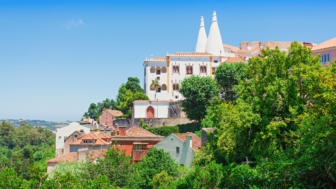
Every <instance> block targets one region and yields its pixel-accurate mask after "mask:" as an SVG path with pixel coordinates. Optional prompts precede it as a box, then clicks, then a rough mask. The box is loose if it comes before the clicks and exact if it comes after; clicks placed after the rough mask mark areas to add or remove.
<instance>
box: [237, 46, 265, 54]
mask: <svg viewBox="0 0 336 189" xmlns="http://www.w3.org/2000/svg"><path fill="white" fill-rule="evenodd" d="M256 51H260V48H259V47H255V48H253V49H251V50H247V49H239V50H238V53H252V52H256Z"/></svg>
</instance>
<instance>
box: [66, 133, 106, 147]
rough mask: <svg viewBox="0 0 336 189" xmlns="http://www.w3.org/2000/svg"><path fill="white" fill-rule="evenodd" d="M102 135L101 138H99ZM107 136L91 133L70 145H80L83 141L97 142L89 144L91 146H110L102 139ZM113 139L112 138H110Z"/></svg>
mask: <svg viewBox="0 0 336 189" xmlns="http://www.w3.org/2000/svg"><path fill="white" fill-rule="evenodd" d="M99 135H100V136H99ZM105 137H106V136H105V134H104V135H101V134H100V133H98V132H97V133H95V132H91V133H89V134H85V135H83V136H80V137H78V138H77V140H76V141H75V142H72V143H70V144H69V145H78V144H82V141H83V140H95V143H87V144H90V145H101V144H110V143H109V142H106V141H104V140H103V139H102V138H105ZM110 138H111V137H110Z"/></svg>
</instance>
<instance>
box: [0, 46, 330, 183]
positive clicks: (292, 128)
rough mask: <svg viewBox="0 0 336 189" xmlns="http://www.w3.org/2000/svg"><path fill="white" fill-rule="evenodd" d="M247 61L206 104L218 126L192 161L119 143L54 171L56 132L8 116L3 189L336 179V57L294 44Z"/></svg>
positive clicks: (0, 178) (1, 130)
mask: <svg viewBox="0 0 336 189" xmlns="http://www.w3.org/2000/svg"><path fill="white" fill-rule="evenodd" d="M231 66H232V67H234V66H233V64H231V65H228V66H225V67H224V66H223V69H228V70H232V69H233V68H232V67H231ZM244 67H245V68H244V69H243V71H244V73H241V74H239V75H244V77H240V78H236V81H235V84H234V85H231V86H230V89H229V90H228V91H230V90H232V94H234V95H233V97H234V98H231V97H232V96H231V97H230V98H229V100H228V99H226V98H221V97H223V96H217V95H215V96H217V97H215V96H211V97H210V98H209V102H207V103H205V104H204V111H205V113H204V115H205V117H204V119H203V121H202V123H201V126H202V127H214V128H216V130H215V131H214V132H213V133H212V134H209V135H208V136H209V141H208V143H207V144H206V146H204V147H202V149H201V150H198V151H197V152H196V154H195V159H194V162H193V166H192V167H191V168H189V169H187V168H183V167H180V166H178V165H177V164H176V163H175V162H174V161H173V160H172V159H171V157H170V156H169V154H167V153H165V152H163V151H162V150H159V149H156V148H151V149H150V150H149V151H148V154H147V156H145V157H143V161H142V162H139V163H132V162H131V158H130V157H129V156H125V153H123V152H121V151H118V150H117V149H114V148H113V149H109V150H108V151H107V152H106V155H105V159H100V160H98V161H97V162H96V163H91V162H88V163H72V164H60V165H58V166H57V167H56V168H55V171H54V172H53V173H52V174H50V176H49V177H48V176H47V175H45V174H42V172H41V170H42V169H41V167H43V166H41V167H40V166H39V164H41V165H42V163H41V162H43V158H45V156H46V154H48V153H46V152H47V151H48V149H46V148H44V147H43V146H44V145H45V147H49V148H50V145H51V144H52V143H50V142H54V141H52V140H51V139H49V138H52V137H54V136H52V135H49V134H48V133H49V132H47V131H46V130H43V129H41V128H34V127H31V126H27V125H22V126H20V127H18V128H15V127H13V126H12V125H10V124H9V123H1V125H0V126H1V127H0V137H1V138H0V139H1V140H0V145H1V154H0V155H1V158H2V159H1V160H2V161H1V163H2V164H1V171H0V188H20V187H21V188H113V187H116V188H121V187H123V188H155V189H156V188H173V189H191V188H251V189H252V188H253V189H257V188H308V189H309V188H335V186H336V180H335V177H336V146H335V144H336V130H335V129H336V116H335V115H336V62H334V63H333V64H329V65H327V66H325V67H323V66H322V65H321V64H320V61H319V57H318V56H316V57H315V56H312V53H311V50H310V49H308V48H307V47H305V46H302V45H301V44H299V43H293V44H292V45H291V47H290V49H289V51H288V52H287V53H284V52H281V51H280V50H279V49H278V48H276V49H274V50H270V49H264V50H263V53H262V56H261V57H256V58H251V59H249V64H247V65H246V66H244ZM228 70H226V71H228ZM222 71H223V70H222ZM226 71H225V70H224V71H223V73H225V72H226ZM240 71H241V70H240ZM240 71H239V72H240ZM217 79H218V78H217ZM217 82H218V81H217ZM215 86H218V87H223V85H222V84H220V83H219V82H218V83H217V84H216V85H215ZM219 91H221V90H219ZM198 94H199V95H201V96H202V93H198ZM221 94H223V93H221ZM196 96H197V95H196ZM202 98H203V97H202ZM195 124H196V123H195ZM194 126H195V125H194ZM181 128H182V127H181ZM148 129H149V130H151V129H152V130H151V131H153V132H154V133H155V132H156V133H157V134H161V135H168V134H169V133H170V132H177V131H178V132H184V131H181V130H180V128H178V127H177V126H175V127H160V128H148ZM198 129H200V125H199V124H198ZM198 129H197V130H198ZM22 141H23V142H22ZM44 143H46V144H44ZM52 149H53V148H52ZM47 156H48V155H47ZM44 162H45V161H44ZM43 168H44V171H45V164H44V167H43ZM74 169H75V170H76V171H75V172H74V171H73V170H74Z"/></svg>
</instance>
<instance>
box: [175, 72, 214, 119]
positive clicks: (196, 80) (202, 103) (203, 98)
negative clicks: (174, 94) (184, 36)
mask: <svg viewBox="0 0 336 189" xmlns="http://www.w3.org/2000/svg"><path fill="white" fill-rule="evenodd" d="M179 92H180V93H181V94H182V95H183V96H184V98H185V99H184V100H183V101H182V104H181V105H182V109H183V111H184V112H186V114H187V116H188V118H189V119H190V120H196V121H201V120H202V119H203V118H204V116H205V114H206V112H205V111H206V108H207V106H208V105H209V103H210V100H211V99H212V98H213V97H215V96H216V95H217V94H218V90H217V86H216V83H215V81H214V80H213V79H211V78H210V77H200V76H194V75H192V76H191V77H188V78H185V79H184V80H183V81H182V83H181V87H180V90H179Z"/></svg>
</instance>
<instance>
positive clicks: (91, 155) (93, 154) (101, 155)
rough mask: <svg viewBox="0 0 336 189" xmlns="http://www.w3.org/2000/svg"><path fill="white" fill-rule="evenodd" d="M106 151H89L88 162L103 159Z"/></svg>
mask: <svg viewBox="0 0 336 189" xmlns="http://www.w3.org/2000/svg"><path fill="white" fill-rule="evenodd" d="M106 151H107V149H104V150H91V151H90V153H89V155H88V158H89V159H90V161H93V160H94V159H96V158H104V156H105V153H106Z"/></svg>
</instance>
